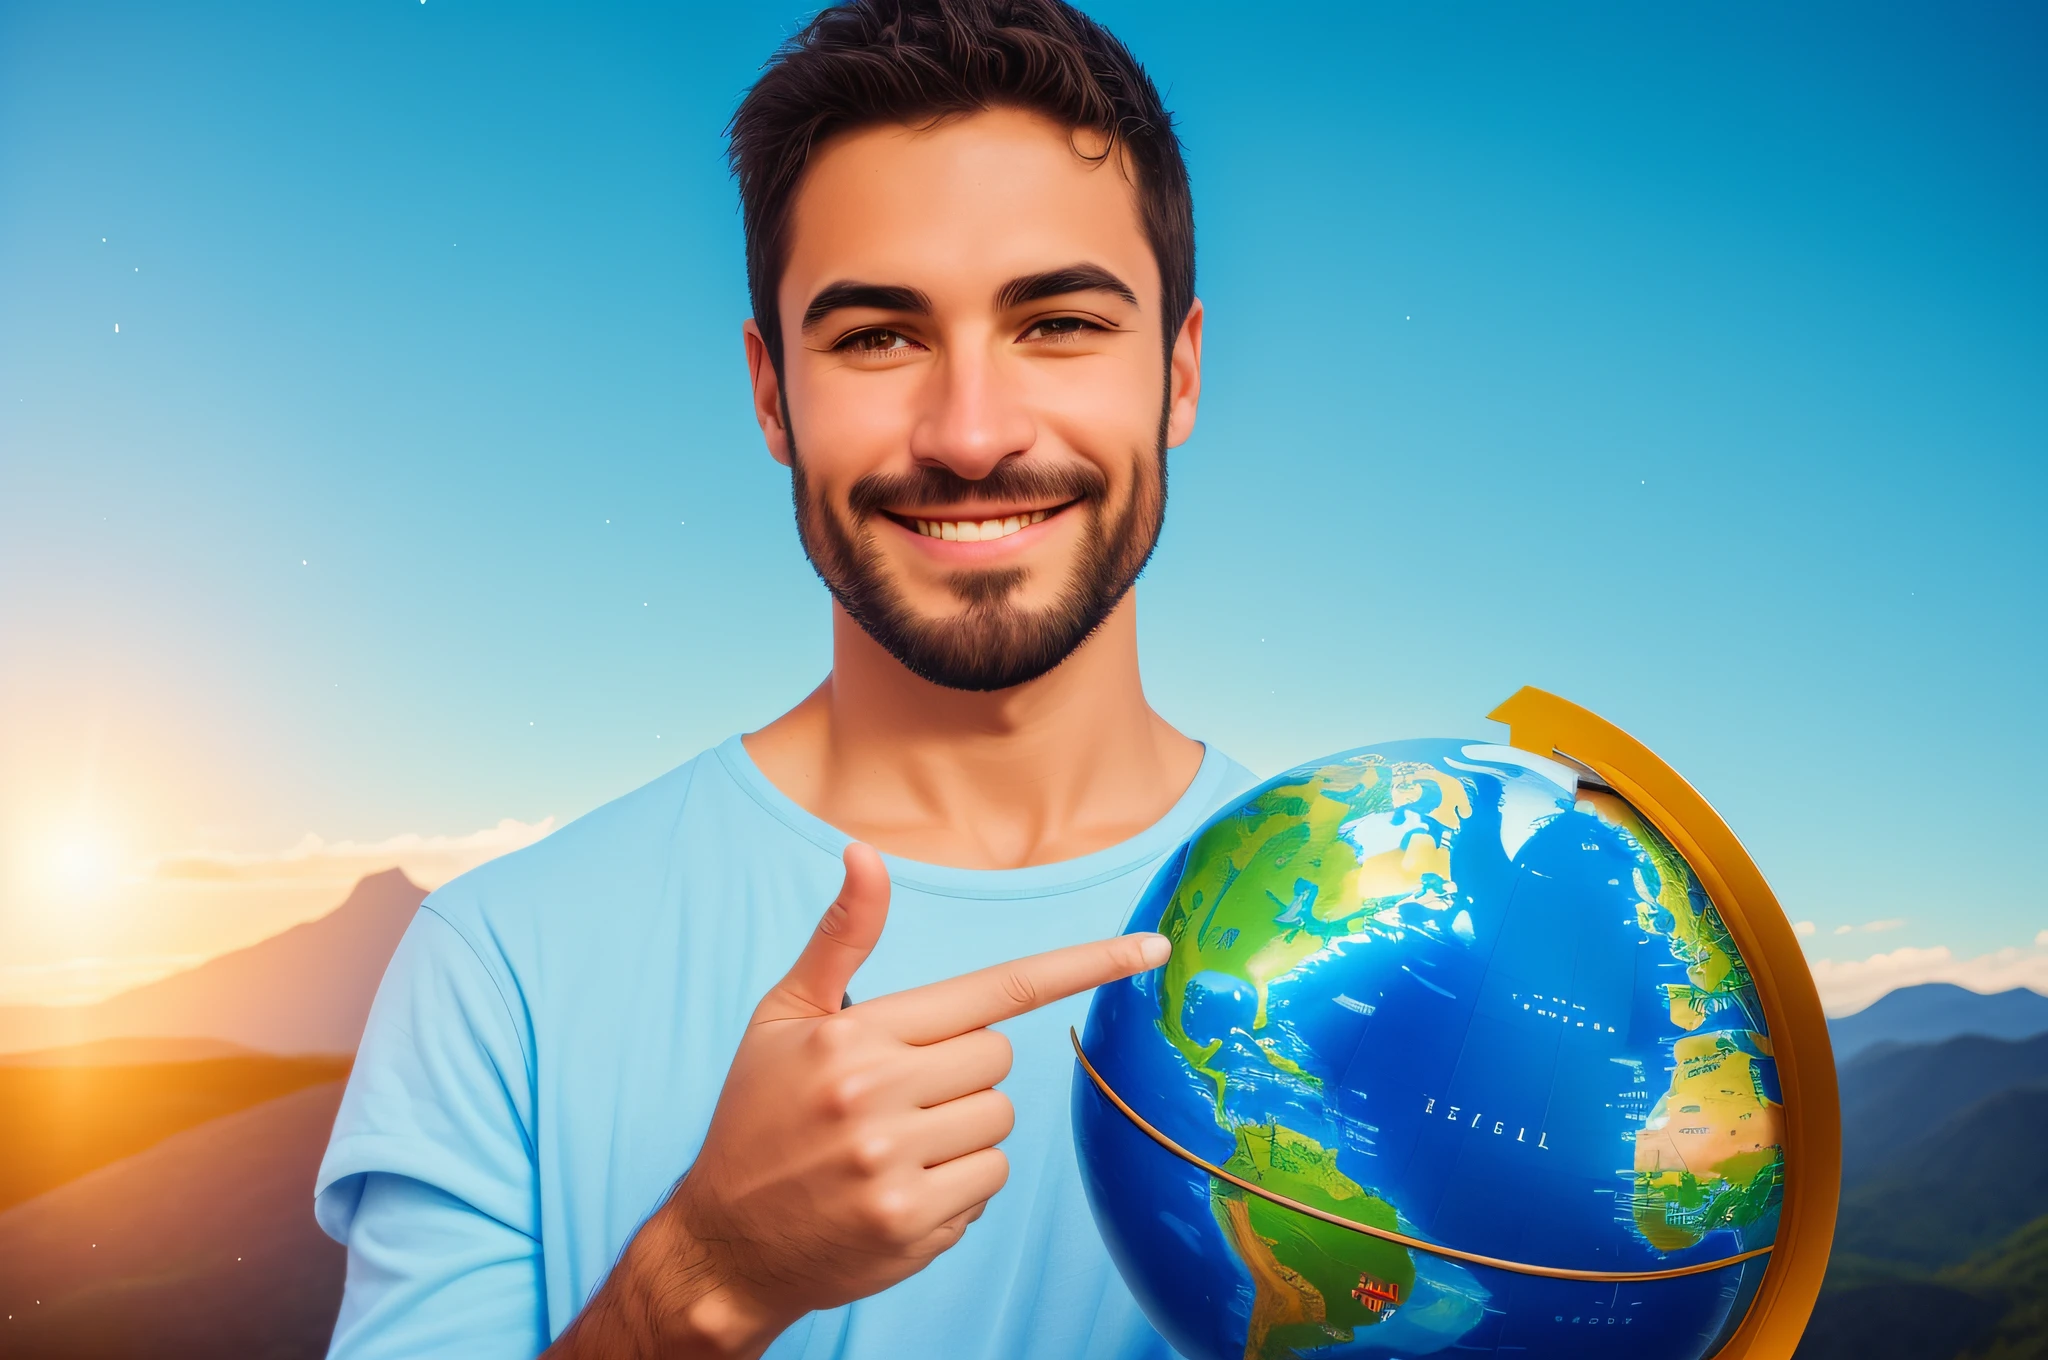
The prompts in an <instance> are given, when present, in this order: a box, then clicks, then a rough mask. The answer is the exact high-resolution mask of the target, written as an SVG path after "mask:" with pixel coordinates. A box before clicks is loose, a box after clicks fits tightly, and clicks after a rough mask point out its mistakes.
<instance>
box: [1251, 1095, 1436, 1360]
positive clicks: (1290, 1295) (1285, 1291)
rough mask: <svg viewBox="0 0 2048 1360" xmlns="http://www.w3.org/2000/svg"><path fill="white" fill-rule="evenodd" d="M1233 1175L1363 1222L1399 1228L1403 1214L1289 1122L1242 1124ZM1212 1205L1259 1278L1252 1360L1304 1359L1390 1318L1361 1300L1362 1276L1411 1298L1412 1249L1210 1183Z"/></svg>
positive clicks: (1254, 1281) (1256, 1280) (1255, 1280)
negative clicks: (1308, 1352)
mask: <svg viewBox="0 0 2048 1360" xmlns="http://www.w3.org/2000/svg"><path fill="white" fill-rule="evenodd" d="M1236 1132H1237V1150H1236V1151H1235V1152H1234V1153H1232V1154H1231V1158H1230V1160H1229V1161H1228V1162H1226V1163H1224V1168H1223V1169H1224V1170H1226V1171H1228V1172H1230V1173H1231V1174H1232V1175H1234V1176H1241V1177H1243V1178H1244V1179H1245V1180H1248V1181H1250V1182H1252V1183H1253V1184H1254V1185H1259V1186H1263V1187H1264V1188H1266V1189H1268V1190H1271V1191H1273V1192H1274V1193H1275V1194H1279V1195H1285V1196H1286V1197H1287V1198H1289V1199H1292V1200H1296V1201H1299V1202H1300V1203H1303V1204H1308V1205H1312V1206H1314V1207H1315V1208H1318V1209H1323V1210H1327V1211H1328V1212H1330V1213H1334V1214H1337V1215H1339V1216H1341V1217H1344V1218H1348V1219H1350V1220H1352V1221H1353V1222H1355V1223H1364V1224H1368V1225H1370V1226H1372V1227H1375V1228H1385V1229H1389V1230H1392V1229H1393V1228H1394V1227H1395V1223H1396V1215H1395V1213H1394V1207H1393V1206H1392V1205H1391V1204H1388V1203H1387V1202H1386V1201H1385V1200H1383V1199H1379V1198H1377V1197H1375V1196H1373V1195H1370V1194H1367V1193H1366V1191H1365V1190H1364V1189H1363V1188H1362V1187H1361V1186H1360V1185H1359V1184H1358V1183H1357V1182H1356V1181H1354V1180H1352V1179H1351V1178H1350V1177H1348V1176H1346V1175H1345V1174H1344V1173H1343V1172H1342V1171H1339V1170H1338V1169H1337V1154H1336V1152H1335V1151H1334V1150H1332V1149H1329V1148H1325V1147H1324V1146H1323V1145H1322V1144H1320V1143H1318V1142H1316V1140H1315V1139H1313V1138H1310V1137H1308V1136H1307V1135H1306V1134H1302V1133H1297V1132H1296V1131H1295V1130H1293V1129H1290V1128H1288V1127H1287V1126H1286V1125H1284V1124H1243V1125H1239V1126H1238V1128H1237V1131H1236ZM1210 1185H1211V1192H1210V1203H1211V1208H1212V1209H1213V1210H1214V1211H1215V1214H1216V1220H1217V1222H1218V1223H1220V1224H1221V1225H1222V1227H1223V1235H1224V1237H1226V1238H1227V1239H1228V1240H1229V1242H1230V1244H1231V1246H1232V1247H1233V1248H1235V1249H1236V1251H1237V1253H1238V1255H1239V1256H1240V1257H1242V1258H1243V1260H1244V1263H1245V1265H1246V1267H1247V1268H1248V1269H1249V1270H1250V1271H1251V1276H1252V1284H1253V1291H1254V1292H1253V1296H1252V1317H1251V1329H1250V1333H1249V1334H1248V1336H1247V1338H1246V1341H1245V1355H1246V1356H1247V1357H1252V1360H1286V1357H1288V1356H1292V1355H1294V1354H1295V1353H1296V1352H1297V1351H1302V1350H1310V1349H1314V1348H1316V1347H1320V1346H1328V1345H1331V1344H1333V1343H1339V1342H1345V1341H1349V1340H1350V1339H1351V1337H1352V1334H1353V1332H1354V1331H1355V1330H1356V1329H1357V1328H1359V1327H1366V1326H1371V1325H1372V1324H1373V1323H1376V1322H1379V1321H1380V1320H1381V1319H1382V1318H1383V1317H1384V1316H1386V1314H1385V1313H1383V1312H1382V1311H1381V1310H1379V1309H1376V1308H1371V1307H1369V1306H1368V1305H1367V1304H1366V1303H1364V1302H1363V1301H1362V1300H1360V1299H1359V1298H1357V1297H1356V1296H1355V1295H1354V1294H1353V1292H1352V1291H1353V1289H1354V1288H1355V1287H1356V1286H1357V1284H1358V1280H1359V1276H1360V1274H1361V1272H1363V1273H1364V1274H1367V1275H1370V1276H1372V1277H1373V1278H1374V1279H1376V1280H1378V1281H1380V1282H1382V1283H1385V1284H1388V1285H1391V1286H1393V1289H1394V1291H1395V1293H1396V1294H1397V1296H1398V1297H1400V1298H1404V1299H1405V1298H1407V1297H1408V1294H1409V1291H1410V1290H1411V1289H1413V1287H1414V1285H1415V1261H1414V1259H1413V1257H1412V1256H1410V1254H1409V1252H1408V1249H1407V1248H1406V1247H1403V1246H1400V1245H1398V1244H1397V1243H1393V1242H1388V1241H1384V1240H1382V1239H1380V1238H1377V1237H1368V1236H1366V1235H1364V1234H1363V1233H1355V1232H1352V1231H1351V1230H1350V1229H1348V1228H1340V1227H1338V1226H1336V1225H1335V1224H1333V1223H1325V1222H1323V1221H1322V1220H1321V1219H1317V1218H1311V1217H1309V1216H1308V1215H1307V1214H1300V1213H1296V1212H1295V1211H1294V1210H1292V1209H1288V1208H1285V1207H1283V1206H1281V1205H1278V1204H1275V1203H1273V1202H1272V1201H1271V1200H1266V1199H1261V1198H1259V1197H1258V1196H1257V1195H1248V1194H1246V1193H1245V1192H1244V1191H1243V1190H1241V1189H1239V1188H1238V1187H1237V1186H1235V1185H1232V1184H1231V1183H1230V1182H1228V1181H1223V1180H1216V1179H1213V1178H1212V1179H1211V1181H1210Z"/></svg>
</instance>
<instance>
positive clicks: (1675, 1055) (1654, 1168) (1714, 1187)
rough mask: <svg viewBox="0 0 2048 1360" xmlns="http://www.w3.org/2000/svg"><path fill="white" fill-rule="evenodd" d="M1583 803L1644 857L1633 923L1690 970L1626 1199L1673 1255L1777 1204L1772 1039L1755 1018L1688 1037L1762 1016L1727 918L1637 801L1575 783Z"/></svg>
mask: <svg viewBox="0 0 2048 1360" xmlns="http://www.w3.org/2000/svg"><path fill="white" fill-rule="evenodd" d="M1579 807H1580V809H1581V810H1582V811H1586V812H1590V813H1592V814H1593V815H1594V816H1596V817H1598V818H1600V819H1601V820H1602V821H1604V822H1606V823H1607V824H1608V825H1609V826H1613V827H1616V828H1618V829H1620V830H1621V831H1623V832H1626V833H1627V834H1628V836H1629V838H1630V839H1631V840H1633V841H1634V842H1635V845H1636V847H1637V851H1638V854H1639V856H1640V857H1641V859H1642V861H1643V863H1642V864H1640V865H1639V866H1638V867H1637V868H1636V870H1635V882H1634V886H1635V891H1636V899H1637V900H1636V923H1637V924H1638V925H1639V926H1641V927H1642V929H1643V930H1644V931H1645V932H1647V933H1648V934H1651V935H1655V936H1658V937H1660V938H1662V939H1664V940H1666V941H1668V942H1669V945H1670V948H1671V953H1672V956H1673V957H1674V958H1676V959H1677V960H1678V961H1679V962H1680V963H1683V964H1684V965H1685V966H1686V978H1687V982H1686V983H1685V984H1683V985H1677V986H1669V987H1667V988H1666V989H1665V992H1666V994H1667V996H1668V997H1669V998H1670V1003H1671V1021H1672V1023H1673V1024H1675V1025H1677V1026H1678V1027H1679V1028H1680V1029H1682V1030H1685V1031H1687V1033H1686V1036H1685V1037H1684V1038H1682V1039H1680V1040H1678V1042H1677V1043H1676V1044H1675V1045H1673V1048H1672V1059H1673V1066H1672V1072H1671V1081H1670V1084H1669V1086H1667V1087H1666V1089H1665V1091H1664V1093H1663V1094H1662V1095H1661V1096H1659V1097H1658V1098H1657V1103H1656V1104H1655V1105H1654V1106H1653V1107H1652V1108H1651V1111H1650V1117H1649V1119H1648V1121H1647V1122H1646V1123H1645V1124H1644V1126H1643V1127H1642V1129H1641V1130H1640V1131H1638V1132H1637V1134H1636V1152H1635V1185H1634V1189H1633V1193H1632V1194H1631V1195H1630V1205H1629V1208H1630V1215H1631V1217H1632V1218H1633V1220H1634V1222H1635V1226H1636V1230H1637V1231H1638V1232H1640V1233H1641V1234H1642V1235H1643V1238H1644V1240H1645V1241H1647V1242H1649V1244H1650V1245H1651V1246H1653V1247H1655V1248H1657V1249H1658V1250H1659V1251H1680V1250H1683V1249H1684V1248H1686V1247H1690V1246H1693V1245H1695V1244H1697V1243H1698V1242H1699V1241H1700V1239H1701V1238H1703V1237H1705V1236H1706V1235H1707V1234H1708V1233H1710V1232H1713V1231H1715V1230H1717V1229H1720V1228H1728V1227H1744V1226H1747V1225H1748V1224H1750V1223H1753V1222H1755V1221H1756V1220H1757V1219H1758V1218H1760V1217H1762V1216H1763V1215H1764V1214H1766V1213H1769V1212H1770V1211H1771V1210H1772V1209H1773V1208H1775V1207H1776V1205H1777V1203H1778V1195H1777V1191H1778V1189H1779V1187H1780V1185H1781V1184H1782V1182H1783V1180H1784V1175H1785V1157H1784V1152H1783V1150H1782V1147H1781V1144H1782V1142H1783V1138H1784V1129H1783V1121H1782V1113H1783V1112H1782V1109H1781V1107H1780V1106H1779V1105H1778V1104H1777V1102H1775V1101H1773V1100H1772V1099H1771V1098H1770V1096H1769V1094H1768V1093H1767V1092H1766V1091H1765V1090H1764V1087H1763V1082H1762V1079H1761V1076H1760V1074H1759V1072H1758V1070H1757V1065H1756V1061H1755V1060H1756V1058H1757V1057H1759V1056H1760V1057H1770V1056H1771V1041H1770V1038H1769V1036H1768V1035H1766V1034H1764V1033H1762V1032H1761V1028H1760V1024H1759V1028H1755V1029H1752V1028H1748V1027H1747V1024H1746V1023H1745V1025H1744V1027H1741V1028H1738V1029H1736V1030H1734V1031H1732V1032H1731V1031H1725V1030H1724V1031H1716V1032H1713V1033H1708V1034H1698V1033H1694V1031H1697V1030H1698V1029H1699V1028H1700V1027H1701V1026H1702V1025H1704V1024H1705V1023H1706V1021H1707V1019H1708V1018H1709V1017H1710V1016H1714V1015H1718V1014H1720V1013H1721V1012H1724V1011H1731V1010H1732V1011H1736V1012H1738V1017H1737V1018H1740V1019H1744V1020H1745V1022H1746V1020H1747V1017H1750V1016H1761V1015H1762V1013H1763V1011H1762V1007H1761V1005H1760V1004H1759V1003H1758V1001H1757V996H1756V984H1755V982H1754V981H1753V980H1752V979H1751V978H1750V974H1749V969H1748V967H1747V966H1746V965H1745V964H1744V963H1743V962H1742V956H1741V954H1740V953H1738V952H1737V951H1736V949H1735V944H1734V941H1733V940H1732V939H1731V938H1730V937H1729V934H1728V927H1727V925H1726V924H1725V923H1724V922H1723V921H1722V920H1721V916H1720V913H1719V912H1717V911H1715V910H1714V908H1713V906H1712V905H1711V904H1710V903H1709V902H1708V900H1707V896H1706V894H1705V892H1704V891H1702V890H1701V888H1700V886H1699V881H1698V879H1697V878H1695V877H1694V875H1693V872H1692V868H1691V866H1690V865H1688V864H1687V863H1686V862H1685V858H1684V857H1683V856H1682V855H1680V854H1679V853H1678V850H1677V848H1676V847H1675V846H1673V845H1672V844H1671V842H1670V841H1669V840H1667V839H1665V837H1664V835H1663V833H1661V832H1659V831H1658V830H1657V828H1655V827H1654V826H1651V825H1650V824H1649V823H1648V822H1647V821H1645V820H1644V819H1643V817H1642V816H1641V814H1639V813H1638V812H1637V811H1636V810H1635V809H1634V808H1633V807H1630V806H1629V805H1628V804H1627V803H1626V802H1624V801H1623V800H1622V799H1620V798H1618V797H1616V796H1615V795H1614V794H1612V793H1608V792H1606V791H1604V790H1599V789H1585V790H1581V792H1580V795H1579ZM1737 1036H1740V1038H1739V1039H1738V1037H1737ZM1745 1044H1746V1046H1745Z"/></svg>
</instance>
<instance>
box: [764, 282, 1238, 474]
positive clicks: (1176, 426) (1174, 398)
mask: <svg viewBox="0 0 2048 1360" xmlns="http://www.w3.org/2000/svg"><path fill="white" fill-rule="evenodd" d="M748 324H749V325H752V324H753V323H752V322H749V323H748ZM1201 399H1202V300H1201V299H1200V298H1196V299H1195V301H1194V305H1193V306H1191V307H1189V308H1188V315H1187V320H1185V321H1183V322H1181V323H1180V333H1179V334H1178V335H1176V336H1174V337H1173V353H1172V354H1170V355H1168V356H1167V360H1166V447H1168V448H1176V447H1178V446H1179V445H1181V444H1183V443H1185V442H1187V437H1188V436H1189V435H1191V434H1193V433H1194V432H1195V407H1196V406H1198V405H1199V404H1200V403H1201Z"/></svg>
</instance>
